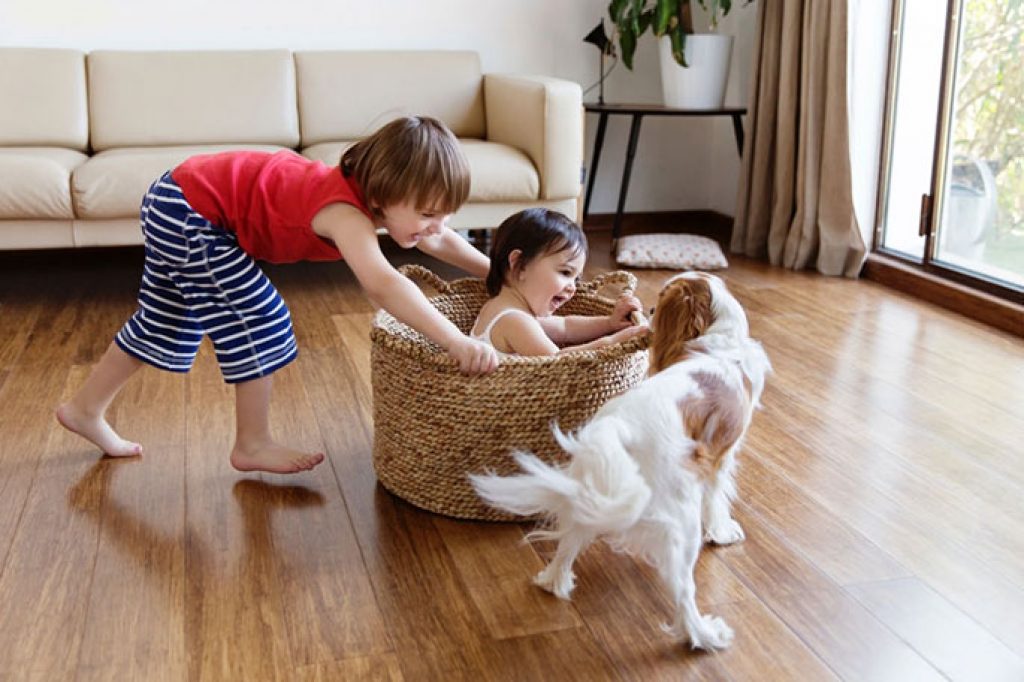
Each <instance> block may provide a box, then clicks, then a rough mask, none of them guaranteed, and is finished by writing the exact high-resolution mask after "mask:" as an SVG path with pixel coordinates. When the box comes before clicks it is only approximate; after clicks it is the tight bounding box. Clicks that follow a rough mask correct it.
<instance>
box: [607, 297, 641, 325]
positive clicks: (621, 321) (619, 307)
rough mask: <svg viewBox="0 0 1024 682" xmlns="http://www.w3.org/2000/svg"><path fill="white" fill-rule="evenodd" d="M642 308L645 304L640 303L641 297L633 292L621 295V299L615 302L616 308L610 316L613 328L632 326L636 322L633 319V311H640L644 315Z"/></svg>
mask: <svg viewBox="0 0 1024 682" xmlns="http://www.w3.org/2000/svg"><path fill="white" fill-rule="evenodd" d="M642 310H643V304H642V303H640V299H639V298H637V297H636V296H633V295H632V294H623V295H622V296H620V297H619V300H618V301H616V302H615V308H614V309H613V310H612V312H611V314H610V315H609V316H608V319H609V321H610V322H611V326H612V330H616V329H623V328H624V327H629V326H632V325H633V324H635V323H634V321H633V320H632V315H633V313H640V314H641V315H643V313H642V312H641V311H642Z"/></svg>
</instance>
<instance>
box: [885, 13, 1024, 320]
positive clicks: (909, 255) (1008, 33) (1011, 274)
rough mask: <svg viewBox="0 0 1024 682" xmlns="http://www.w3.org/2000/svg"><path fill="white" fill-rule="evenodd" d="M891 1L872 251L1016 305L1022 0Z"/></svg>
mask: <svg viewBox="0 0 1024 682" xmlns="http://www.w3.org/2000/svg"><path fill="white" fill-rule="evenodd" d="M936 5H937V3H936V2H935V1H934V0H895V8H894V21H893V26H894V27H895V29H896V30H895V31H894V32H893V44H892V46H891V48H890V76H889V84H890V85H889V94H888V101H887V104H888V110H887V115H886V136H885V146H884V154H883V172H882V175H881V177H882V182H883V187H882V191H881V192H880V197H881V204H880V207H879V209H880V210H879V211H878V216H879V221H878V225H877V229H876V233H875V249H876V250H878V251H880V252H882V253H885V254H888V255H891V256H895V257H897V258H900V259H903V260H907V261H910V262H914V263H918V264H920V266H921V267H922V268H924V269H927V270H928V271H930V272H933V273H938V274H940V275H942V276H944V277H949V278H951V279H955V280H958V281H960V282H963V283H967V284H970V285H972V286H976V287H978V288H980V289H984V290H986V291H989V292H991V293H996V294H998V295H1002V296H1004V297H1006V298H1010V299H1012V300H1015V301H1018V302H1019V301H1024V68H1022V64H1024V2H1018V1H1014V0H951V1H950V2H949V8H948V11H947V12H940V11H936Z"/></svg>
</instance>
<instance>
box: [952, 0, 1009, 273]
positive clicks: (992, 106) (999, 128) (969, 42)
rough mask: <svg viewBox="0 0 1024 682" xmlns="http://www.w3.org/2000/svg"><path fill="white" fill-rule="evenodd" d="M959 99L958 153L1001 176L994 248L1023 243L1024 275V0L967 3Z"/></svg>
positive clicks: (955, 127) (955, 129)
mask: <svg viewBox="0 0 1024 682" xmlns="http://www.w3.org/2000/svg"><path fill="white" fill-rule="evenodd" d="M954 101H955V109H954V112H953V115H954V118H953V138H952V139H953V150H954V153H955V154H956V155H957V157H967V158H974V159H980V160H982V161H984V162H986V163H988V164H989V166H990V167H991V168H992V171H993V172H994V173H995V180H996V187H997V189H998V205H999V211H998V214H999V215H998V218H997V219H996V223H995V234H994V235H990V240H989V245H990V246H992V245H993V241H996V242H999V241H1002V242H1004V243H1006V242H1010V243H1013V244H1015V245H1017V244H1019V246H1015V248H1014V250H1015V251H1016V250H1017V248H1020V250H1021V252H1020V253H1019V254H1018V255H1017V258H1018V259H1020V262H1018V264H1017V265H1016V267H1014V268H1012V269H1015V270H1017V271H1018V272H1024V0H966V2H965V3H964V12H963V29H962V34H961V43H960V57H959V62H958V72H957V92H956V99H955V100H954ZM1000 265H1002V266H1003V267H1007V264H1005V263H1002V264H1000Z"/></svg>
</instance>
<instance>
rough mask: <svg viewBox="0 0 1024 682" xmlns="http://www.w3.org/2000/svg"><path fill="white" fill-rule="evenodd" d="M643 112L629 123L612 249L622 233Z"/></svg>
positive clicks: (613, 225) (613, 226)
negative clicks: (623, 215)
mask: <svg viewBox="0 0 1024 682" xmlns="http://www.w3.org/2000/svg"><path fill="white" fill-rule="evenodd" d="M642 120H643V114H633V121H632V122H631V123H630V124H629V146H628V147H627V148H626V167H625V168H623V169H622V185H621V186H620V187H619V205H618V207H617V208H616V209H615V222H614V223H613V224H612V249H613V250H614V249H615V244H616V242H617V241H618V239H619V235H620V234H621V233H622V212H623V210H624V209H625V208H626V194H627V193H628V192H629V175H630V173H631V172H632V171H633V157H635V156H636V142H637V139H639V137H640V121H642Z"/></svg>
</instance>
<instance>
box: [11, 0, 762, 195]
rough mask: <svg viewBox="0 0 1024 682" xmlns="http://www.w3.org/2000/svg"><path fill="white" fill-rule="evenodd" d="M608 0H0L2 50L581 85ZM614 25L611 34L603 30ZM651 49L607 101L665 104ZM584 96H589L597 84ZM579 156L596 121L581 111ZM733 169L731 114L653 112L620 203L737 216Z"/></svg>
mask: <svg viewBox="0 0 1024 682" xmlns="http://www.w3.org/2000/svg"><path fill="white" fill-rule="evenodd" d="M607 4H608V3H607V0H513V1H505V2H498V1H497V0H492V1H490V2H486V1H485V2H481V1H480V0H431V1H430V2H424V1H423V0H389V1H388V2H386V3H382V2H372V1H371V2H366V1H362V2H355V1H354V0H330V1H328V0H177V1H176V2H153V1H152V0H0V46H34V47H73V48H79V49H84V50H92V49H101V48H102V49H199V48H201V49H232V48H253V47H255V48H260V47H286V48H291V49H423V48H438V49H470V50H475V51H477V52H478V53H479V54H480V58H481V62H482V65H483V68H484V71H487V72H495V71H506V72H520V73H539V74H547V75H552V76H558V77H561V78H567V79H570V80H574V81H577V82H579V83H581V84H582V85H584V86H586V85H589V84H590V83H592V82H594V81H595V80H596V78H597V58H598V54H597V49H596V48H595V47H594V46H592V45H588V44H586V43H583V42H582V38H583V36H584V35H586V34H587V32H588V31H589V30H590V29H591V28H593V26H594V25H595V24H596V23H597V20H598V18H600V17H606V16H607ZM736 4H737V7H736V9H734V10H733V12H732V14H731V15H730V16H729V17H727V18H726V19H725V21H724V22H723V24H722V30H723V31H724V32H727V33H733V34H735V35H737V41H736V48H735V51H734V56H733V72H732V76H731V79H730V84H729V96H728V98H727V100H728V102H729V103H742V102H745V100H746V96H747V95H746V93H747V87H746V83H747V79H748V78H749V75H748V74H749V61H750V48H751V44H752V31H753V25H754V22H755V17H756V7H755V6H753V5H751V6H743V5H740V3H736ZM609 31H610V28H609ZM659 78H660V76H659V66H658V60H657V52H656V50H655V43H654V40H653V38H652V36H650V35H646V36H644V39H643V40H642V42H641V44H640V46H639V48H638V50H637V55H636V59H635V62H634V71H633V72H629V71H627V70H626V69H625V67H623V66H622V65H621V64H620V65H619V66H618V67H616V69H615V71H614V72H613V73H612V74H611V76H610V77H609V79H608V80H607V81H606V83H605V100H606V101H609V102H614V101H620V102H658V101H660V80H659ZM589 98H590V99H595V100H596V98H597V92H596V90H595V91H594V92H593V93H591V95H590V97H589ZM587 124H588V125H587V142H586V145H587V147H586V149H587V157H588V160H589V155H590V151H591V147H592V145H593V136H594V128H595V127H596V119H593V118H592V117H589V116H588V121H587ZM628 134H629V125H628V121H627V120H626V119H624V118H623V119H621V120H612V121H611V122H610V123H609V126H608V132H607V134H606V137H605V148H604V151H603V153H602V159H601V169H600V173H599V175H598V181H597V185H596V187H595V195H594V199H593V201H592V204H591V211H592V212H596V213H601V212H610V211H613V210H614V209H615V199H616V197H617V196H618V187H619V181H620V179H621V175H622V162H623V158H624V156H625V148H626V139H627V137H628ZM738 169H739V163H738V159H737V156H736V151H735V145H734V142H733V138H732V128H731V124H730V123H729V121H728V119H725V118H723V119H722V120H721V121H714V120H684V119H657V118H648V119H646V120H645V122H644V124H643V128H642V130H641V133H640V146H639V149H638V151H637V158H636V162H635V164H634V167H633V178H632V182H631V185H630V195H629V202H628V203H627V206H626V210H627V211H661V210H683V209H700V208H713V209H716V210H719V211H722V212H723V213H727V214H730V215H731V214H732V213H733V208H734V206H735V199H736V181H737V177H738Z"/></svg>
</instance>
